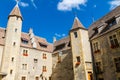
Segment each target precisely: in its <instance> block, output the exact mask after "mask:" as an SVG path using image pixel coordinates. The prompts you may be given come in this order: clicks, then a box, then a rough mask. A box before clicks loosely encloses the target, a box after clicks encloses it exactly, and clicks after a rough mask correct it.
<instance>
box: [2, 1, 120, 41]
mask: <svg viewBox="0 0 120 80" xmlns="http://www.w3.org/2000/svg"><path fill="white" fill-rule="evenodd" d="M15 4H16V1H15V0H0V26H1V27H4V28H6V25H7V20H8V19H7V17H8V15H9V13H10V12H11V10H12V9H13V7H14V6H15ZM119 4H120V0H20V1H19V7H20V10H21V13H22V15H23V19H24V20H23V26H22V31H23V32H28V31H29V28H32V29H33V31H34V34H35V35H37V36H40V37H43V38H46V39H47V41H48V42H51V43H52V41H53V37H56V38H57V40H59V39H60V38H63V37H65V36H67V35H68V33H69V30H70V29H71V28H72V24H73V21H74V17H75V13H76V14H77V16H78V18H79V19H80V21H81V23H82V24H83V25H84V26H85V27H86V28H88V27H89V26H90V25H91V24H92V22H93V19H92V18H93V17H94V20H95V21H96V20H98V19H99V18H101V17H102V16H104V15H105V14H107V13H108V12H110V11H111V10H112V9H114V8H115V7H116V6H118V5H119Z"/></svg>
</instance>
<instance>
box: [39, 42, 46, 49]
mask: <svg viewBox="0 0 120 80" xmlns="http://www.w3.org/2000/svg"><path fill="white" fill-rule="evenodd" d="M39 45H40V47H43V48H47V45H46V44H44V43H40V42H39Z"/></svg>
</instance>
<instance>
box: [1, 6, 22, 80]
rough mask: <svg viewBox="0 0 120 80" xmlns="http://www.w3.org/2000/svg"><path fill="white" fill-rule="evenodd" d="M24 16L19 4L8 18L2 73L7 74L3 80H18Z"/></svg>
mask: <svg viewBox="0 0 120 80" xmlns="http://www.w3.org/2000/svg"><path fill="white" fill-rule="evenodd" d="M22 20H23V18H22V15H21V12H20V9H19V6H18V4H16V6H15V7H14V8H13V10H12V11H11V13H10V14H9V16H8V23H7V28H6V37H5V46H4V52H3V56H2V66H1V72H4V73H6V74H7V76H6V77H5V78H4V79H3V80H18V79H17V75H16V74H17V71H18V68H19V67H18V65H17V64H19V55H20V54H19V52H20V51H19V50H20V42H21V28H22Z"/></svg>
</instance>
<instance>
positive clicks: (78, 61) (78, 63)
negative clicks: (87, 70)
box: [75, 56, 80, 67]
mask: <svg viewBox="0 0 120 80" xmlns="http://www.w3.org/2000/svg"><path fill="white" fill-rule="evenodd" d="M76 59H77V62H76V64H75V66H76V67H77V66H78V65H80V56H77V57H76Z"/></svg>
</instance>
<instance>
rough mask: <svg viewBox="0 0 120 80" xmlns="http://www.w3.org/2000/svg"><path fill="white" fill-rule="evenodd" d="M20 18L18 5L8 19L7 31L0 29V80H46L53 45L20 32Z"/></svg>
mask: <svg viewBox="0 0 120 80" xmlns="http://www.w3.org/2000/svg"><path fill="white" fill-rule="evenodd" d="M22 22H23V17H22V15H21V12H20V10H19V6H18V4H17V5H16V6H15V7H14V8H13V10H12V11H11V13H10V14H9V16H8V23H7V28H6V29H3V28H0V78H2V79H0V80H49V78H50V76H51V74H52V50H53V49H52V48H53V45H52V44H50V43H48V42H47V41H46V39H44V38H41V37H38V36H35V35H34V33H33V30H32V29H30V30H29V33H24V32H21V29H22Z"/></svg>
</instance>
